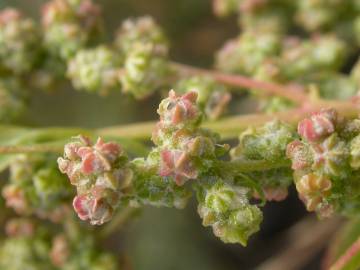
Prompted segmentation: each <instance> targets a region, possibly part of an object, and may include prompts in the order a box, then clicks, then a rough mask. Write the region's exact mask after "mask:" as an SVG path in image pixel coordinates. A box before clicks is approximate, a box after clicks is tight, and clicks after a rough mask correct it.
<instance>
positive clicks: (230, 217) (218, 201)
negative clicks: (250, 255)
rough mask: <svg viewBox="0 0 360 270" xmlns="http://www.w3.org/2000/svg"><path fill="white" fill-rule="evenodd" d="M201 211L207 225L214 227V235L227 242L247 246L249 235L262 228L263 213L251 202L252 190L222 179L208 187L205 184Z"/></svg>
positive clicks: (200, 213) (199, 210)
mask: <svg viewBox="0 0 360 270" xmlns="http://www.w3.org/2000/svg"><path fill="white" fill-rule="evenodd" d="M202 188H203V189H204V190H203V191H202V193H203V194H202V195H201V196H199V194H198V198H199V199H200V203H199V207H198V212H199V215H200V217H201V218H202V219H203V225H204V226H212V228H213V231H214V234H215V235H216V236H217V237H219V238H220V239H221V240H222V241H223V242H225V243H240V244H242V245H244V246H245V245H246V243H247V240H248V238H249V237H250V235H252V234H253V233H255V232H257V231H258V230H259V225H260V223H261V221H262V213H261V211H260V210H259V209H258V208H257V206H255V205H251V204H249V201H248V198H247V195H248V193H249V190H248V189H247V188H243V187H233V186H231V185H229V184H226V183H225V182H223V181H222V180H219V181H217V182H215V184H214V185H212V186H211V187H209V188H206V187H204V186H203V187H202Z"/></svg>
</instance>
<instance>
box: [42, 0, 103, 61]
mask: <svg viewBox="0 0 360 270" xmlns="http://www.w3.org/2000/svg"><path fill="white" fill-rule="evenodd" d="M100 13H101V12H100V9H99V7H98V6H97V5H94V4H93V3H92V1H91V0H79V1H72V0H52V1H50V2H48V3H46V4H45V5H44V7H43V12H42V23H43V27H44V30H45V31H44V41H45V46H46V48H47V49H48V50H49V51H50V52H51V53H52V54H53V55H55V56H57V57H61V58H62V59H64V60H67V59H70V58H71V57H72V56H73V55H74V54H75V53H76V51H78V50H79V49H81V48H83V47H84V46H86V45H88V44H89V43H91V42H92V41H94V40H96V39H98V36H99V34H100V33H101V30H102V21H101V19H100Z"/></svg>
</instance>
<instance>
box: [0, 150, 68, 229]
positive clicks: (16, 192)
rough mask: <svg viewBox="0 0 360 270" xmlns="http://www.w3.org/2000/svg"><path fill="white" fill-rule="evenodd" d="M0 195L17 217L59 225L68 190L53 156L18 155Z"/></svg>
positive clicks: (64, 209) (65, 209)
mask: <svg viewBox="0 0 360 270" xmlns="http://www.w3.org/2000/svg"><path fill="white" fill-rule="evenodd" d="M3 196H4V197H5V199H6V203H7V206H9V207H12V208H14V210H15V211H16V212H17V213H18V214H21V215H30V214H35V215H36V216H38V217H40V218H46V219H50V220H52V221H54V222H59V221H60V220H62V219H63V217H64V215H66V214H67V213H68V208H67V207H66V206H65V205H66V204H67V203H69V199H70V198H71V188H70V185H69V184H68V183H67V180H66V178H65V177H64V176H62V175H61V174H60V172H59V171H58V170H57V167H56V163H55V160H54V157H52V156H44V155H31V156H30V155H19V156H18V157H17V159H16V160H15V161H14V162H13V163H12V164H11V166H10V183H9V184H8V185H6V186H5V187H4V189H3Z"/></svg>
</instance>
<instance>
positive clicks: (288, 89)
mask: <svg viewBox="0 0 360 270" xmlns="http://www.w3.org/2000/svg"><path fill="white" fill-rule="evenodd" d="M172 65H173V67H174V68H175V69H177V70H178V71H180V72H182V73H185V74H191V75H199V74H202V75H208V76H211V77H213V78H214V79H215V80H217V81H218V82H220V83H223V84H227V85H230V86H237V87H244V88H248V89H259V90H260V89H261V90H263V91H265V92H267V93H270V94H272V95H277V96H280V97H284V98H287V99H289V100H291V101H293V102H294V103H296V104H300V105H301V104H305V103H306V102H307V101H308V96H307V95H306V94H305V89H304V88H303V87H301V86H299V85H297V86H294V85H286V86H284V85H280V84H276V83H270V82H263V81H259V80H256V79H252V78H249V77H245V76H242V75H233V74H225V73H221V72H218V71H213V70H207V69H201V68H196V67H192V66H188V65H184V64H179V63H173V64H172Z"/></svg>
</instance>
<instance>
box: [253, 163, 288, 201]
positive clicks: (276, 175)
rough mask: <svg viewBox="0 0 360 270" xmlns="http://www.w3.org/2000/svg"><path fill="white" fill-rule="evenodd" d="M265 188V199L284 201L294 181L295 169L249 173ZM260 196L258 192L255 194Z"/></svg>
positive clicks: (257, 196)
mask: <svg viewBox="0 0 360 270" xmlns="http://www.w3.org/2000/svg"><path fill="white" fill-rule="evenodd" d="M249 177H250V178H251V179H255V180H256V183H258V184H259V185H260V186H261V188H262V189H263V192H264V195H265V199H266V200H268V201H282V200H284V199H285V198H286V197H287V195H288V187H289V186H290V185H291V184H292V182H293V171H292V170H291V169H289V168H279V169H272V170H264V171H256V172H252V173H250V174H249ZM254 196H255V197H256V198H260V194H257V192H256V193H255V194H254Z"/></svg>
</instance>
